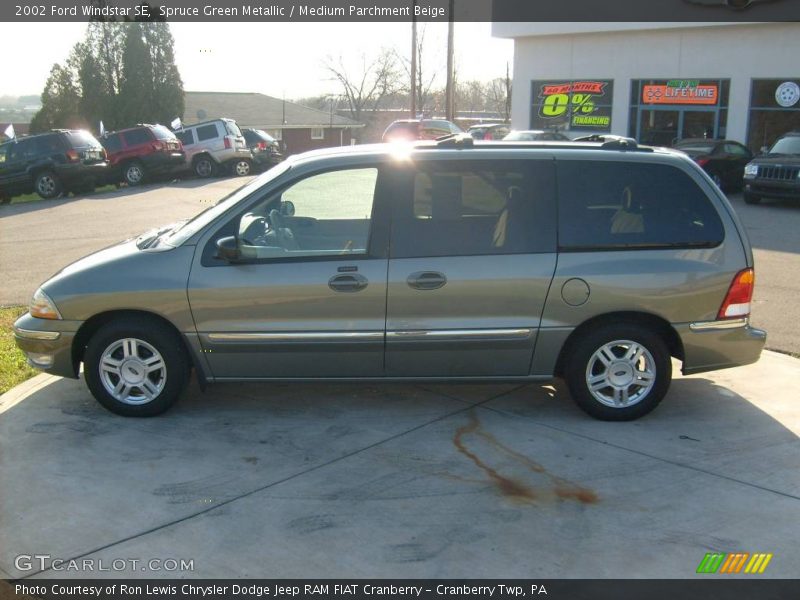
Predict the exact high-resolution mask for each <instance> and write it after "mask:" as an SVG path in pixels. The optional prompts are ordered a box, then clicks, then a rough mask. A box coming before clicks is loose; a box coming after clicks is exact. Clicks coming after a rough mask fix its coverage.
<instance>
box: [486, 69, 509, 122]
mask: <svg viewBox="0 0 800 600" xmlns="http://www.w3.org/2000/svg"><path fill="white" fill-rule="evenodd" d="M486 95H487V104H488V105H489V108H490V109H491V110H494V111H496V112H498V113H500V114H501V115H502V116H503V120H504V121H505V122H506V123H508V122H509V121H510V120H511V74H510V70H509V66H508V63H506V76H505V77H498V78H497V79H493V80H492V81H490V82H489V84H488V86H487V93H486Z"/></svg>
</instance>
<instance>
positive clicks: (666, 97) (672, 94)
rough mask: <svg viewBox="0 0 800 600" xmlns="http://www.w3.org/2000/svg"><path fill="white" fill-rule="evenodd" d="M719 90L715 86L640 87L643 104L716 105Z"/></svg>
mask: <svg viewBox="0 0 800 600" xmlns="http://www.w3.org/2000/svg"><path fill="white" fill-rule="evenodd" d="M718 99H719V90H718V89H717V86H716V85H697V86H693V87H673V86H669V85H645V86H643V87H642V102H643V103H644V104H716V103H717V100H718Z"/></svg>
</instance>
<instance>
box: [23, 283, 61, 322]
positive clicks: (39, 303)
mask: <svg viewBox="0 0 800 600" xmlns="http://www.w3.org/2000/svg"><path fill="white" fill-rule="evenodd" d="M28 312H30V313H31V316H32V317H37V318H39V319H61V313H60V312H58V309H57V308H56V304H55V302H53V301H52V300H51V299H50V297H49V296H48V295H47V294H45V293H44V292H43V291H42V288H39V289H38V290H36V293H35V294H34V295H33V298H32V299H31V303H30V306H28Z"/></svg>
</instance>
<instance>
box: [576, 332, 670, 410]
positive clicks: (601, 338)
mask: <svg viewBox="0 0 800 600" xmlns="http://www.w3.org/2000/svg"><path fill="white" fill-rule="evenodd" d="M614 342H633V343H635V344H638V345H639V347H641V348H644V350H645V351H646V353H647V354H649V356H648V355H647V354H644V353H643V354H642V355H641V357H640V358H639V360H638V361H636V362H637V364H639V365H642V366H643V367H645V368H641V369H640V370H639V371H638V372H639V373H641V374H642V375H644V373H643V372H645V371H646V372H650V373H653V374H654V378H653V381H652V384H651V385H650V387H649V388H648V387H647V385H645V383H642V382H644V381H645V380H644V378H640V376H639V375H637V368H638V367H637V368H631V361H625V360H623V356H624V354H625V351H626V349H630V348H631V346H630V345H628V346H626V345H625V344H624V343H620V344H616V345H614ZM607 345H609V348H608V349H609V350H610V351H611V354H612V355H613V356H614V357H615V359H616V360H608V359H606V360H608V362H609V366H611V367H614V366H615V365H616V366H617V367H618V368H619V370H618V371H615V372H612V369H611V368H608V366H607V365H606V364H605V363H604V362H603V359H601V358H599V357H597V358H596V357H595V353H596V352H600V350H601V349H602V348H604V347H606V346H607ZM618 355H619V356H618ZM617 361H618V362H617ZM626 365H627V366H626ZM604 368H605V372H604V371H603V369H604ZM606 374H607V375H608V377H609V378H610V379H609V380H608V381H612V382H613V381H614V378H616V381H617V382H618V383H619V385H620V388H621V389H620V391H619V392H618V393H619V394H620V398H621V399H622V398H624V396H623V395H622V394H623V392H622V389H625V390H627V392H628V393H629V392H630V391H631V390H633V391H634V392H633V394H632V396H636V395H637V394H641V397H639V398H636V399H634V398H633V397H631V398H630V399H631V400H632V401H633V402H631V403H630V404H627V405H623V404H622V402H620V403H619V405H615V406H609V405H607V404H605V403H603V402H602V401H601V400H599V399H598V398H597V397H596V396H595V393H596V394H598V395H599V396H601V397H605V398H606V401H608V402H613V400H614V398H616V394H617V392H615V388H614V387H612V386H611V385H609V386H608V387H602V388H600V389H596V391H595V393H593V392H592V391H591V390H590V389H589V383H588V380H589V378H590V377H593V378H596V379H600V381H598V382H597V385H598V386H602V384H603V382H604V379H603V378H604V377H605V375H606ZM564 375H565V379H566V382H567V386H568V387H569V391H570V394H571V395H572V398H573V400H575V402H576V404H577V405H578V406H579V407H580V408H581V409H582V410H583V411H584V412H586V413H588V414H589V415H591V416H592V417H594V418H595V419H600V420H601V421H632V420H633V419H638V418H639V417H642V416H644V415H646V414H648V413H649V412H651V411H652V410H653V409H654V408H655V407H656V406H658V404H659V402H661V400H662V399H663V398H664V395H665V394H666V393H667V390H668V389H669V384H670V381H671V379H672V362H671V360H670V354H669V350H668V349H667V346H666V344H665V343H664V340H663V339H662V338H661V336H659V335H658V334H657V333H655V332H653V331H652V330H650V329H648V328H646V327H644V326H642V325H639V324H636V323H625V322H622V323H614V324H607V325H600V326H598V327H595V328H593V329H590V330H589V331H587V332H586V333H585V334H584V335H582V336H581V337H580V338H579V339H577V340H575V342H574V343H571V344H570V347H569V348H568V349H567V356H566V361H565V368H564ZM629 378H630V380H631V383H630V384H628V385H625V383H624V382H626V381H628V379H629ZM634 400H635V401H634Z"/></svg>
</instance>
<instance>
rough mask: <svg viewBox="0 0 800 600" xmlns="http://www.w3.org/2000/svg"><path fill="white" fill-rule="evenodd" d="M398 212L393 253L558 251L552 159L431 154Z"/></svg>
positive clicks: (399, 255) (397, 255)
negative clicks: (445, 158) (441, 158)
mask: <svg viewBox="0 0 800 600" xmlns="http://www.w3.org/2000/svg"><path fill="white" fill-rule="evenodd" d="M411 179H412V182H411V193H410V196H411V197H410V205H407V204H400V205H399V206H398V207H397V210H396V214H395V217H394V218H393V219H392V242H391V244H392V257H393V258H411V257H424V256H477V255H491V254H520V253H529V252H549V251H554V250H555V232H554V222H555V218H554V215H553V213H554V210H555V209H554V193H553V177H552V163H551V162H550V161H513V160H512V161H502V162H501V161H459V162H449V161H441V162H439V161H431V162H429V163H427V164H425V163H422V164H421V165H420V166H419V170H418V171H416V172H414V173H412V174H411Z"/></svg>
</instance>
